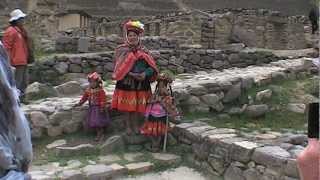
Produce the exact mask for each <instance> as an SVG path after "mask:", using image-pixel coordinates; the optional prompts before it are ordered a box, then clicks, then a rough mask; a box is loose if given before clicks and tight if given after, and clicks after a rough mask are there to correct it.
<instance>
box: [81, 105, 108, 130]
mask: <svg viewBox="0 0 320 180" xmlns="http://www.w3.org/2000/svg"><path fill="white" fill-rule="evenodd" d="M109 123H110V117H109V114H108V112H101V111H100V107H99V106H96V105H91V106H89V110H88V115H87V122H86V124H85V125H86V126H87V128H103V127H106V126H107V125H108V124H109Z"/></svg>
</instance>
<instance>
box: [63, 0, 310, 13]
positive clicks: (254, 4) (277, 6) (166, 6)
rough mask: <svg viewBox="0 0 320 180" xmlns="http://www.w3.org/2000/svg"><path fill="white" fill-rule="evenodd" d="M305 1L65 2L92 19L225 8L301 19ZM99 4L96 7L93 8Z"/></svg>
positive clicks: (306, 3)
mask: <svg viewBox="0 0 320 180" xmlns="http://www.w3.org/2000/svg"><path fill="white" fill-rule="evenodd" d="M308 2H310V1H309V0H308V1H301V0H281V1H278V0H260V1H256V0H228V1H225V0H198V1H193V0H161V1H160V0H140V1H132V0H122V1H110V2H106V1H104V0H92V1H86V0H68V1H67V5H68V6H69V7H70V8H74V9H82V10H86V11H88V12H90V13H92V14H94V15H103V16H128V15H131V16H132V15H135V16H141V15H146V14H147V15H151V16H152V15H154V14H167V13H169V12H174V11H179V10H180V11H181V10H184V9H200V10H212V9H214V10H215V9H225V8H255V9H259V8H267V9H271V10H277V11H281V12H283V13H285V14H288V15H297V14H298V15H304V14H307V13H308V11H309V10H310V4H309V3H308ZM97 4H99V7H97Z"/></svg>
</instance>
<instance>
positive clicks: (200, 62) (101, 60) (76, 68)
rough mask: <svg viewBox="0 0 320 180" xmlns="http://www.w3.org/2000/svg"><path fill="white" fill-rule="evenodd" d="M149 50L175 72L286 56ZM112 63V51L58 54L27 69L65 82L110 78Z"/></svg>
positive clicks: (39, 76) (160, 63)
mask: <svg viewBox="0 0 320 180" xmlns="http://www.w3.org/2000/svg"><path fill="white" fill-rule="evenodd" d="M164 42H165V41H164ZM151 43H152V40H151ZM165 44H166V43H165ZM160 45H161V44H160ZM151 53H152V54H153V56H154V58H155V59H156V62H157V65H158V66H159V67H160V69H168V70H171V71H173V72H175V73H177V74H179V73H193V72H197V71H211V70H213V69H214V70H223V69H227V68H231V67H238V68H243V67H247V66H251V65H261V64H265V63H270V62H273V61H277V60H280V59H285V57H278V56H276V55H274V54H273V53H271V52H266V51H246V50H243V51H239V50H238V49H235V50H206V49H193V48H191V49H190V48H188V49H183V50H169V49H168V50H160V51H151ZM298 57H299V55H298ZM113 63H114V59H113V52H102V53H88V54H71V55H57V56H53V57H49V58H46V59H44V60H42V61H39V62H37V63H36V64H34V65H33V66H32V67H31V70H30V72H31V81H32V82H35V81H37V82H43V83H53V84H59V83H61V82H65V81H66V79H68V77H69V76H73V75H72V74H74V73H77V74H79V73H80V74H88V73H90V72H92V71H96V72H98V73H100V74H102V75H103V76H104V78H105V79H110V77H111V73H112V71H113V66H114V64H113ZM82 76H83V75H82ZM84 77H85V76H84Z"/></svg>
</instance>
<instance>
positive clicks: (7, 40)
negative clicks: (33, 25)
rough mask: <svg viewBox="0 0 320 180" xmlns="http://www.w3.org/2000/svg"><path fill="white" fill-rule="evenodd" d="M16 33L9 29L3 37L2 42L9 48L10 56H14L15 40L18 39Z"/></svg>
mask: <svg viewBox="0 0 320 180" xmlns="http://www.w3.org/2000/svg"><path fill="white" fill-rule="evenodd" d="M16 35H17V34H16V33H15V32H13V31H9V30H7V31H6V32H5V33H4V35H3V38H2V42H3V45H4V47H5V48H6V50H7V53H8V54H9V56H10V58H12V53H11V52H12V49H13V45H14V41H15V39H16Z"/></svg>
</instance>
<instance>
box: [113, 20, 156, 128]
mask: <svg viewBox="0 0 320 180" xmlns="http://www.w3.org/2000/svg"><path fill="white" fill-rule="evenodd" d="M143 31H144V29H143V24H141V22H139V21H128V22H127V23H125V25H124V37H125V44H123V45H121V46H119V47H118V48H117V49H116V52H115V68H114V72H113V75H112V77H113V79H114V80H116V81H117V83H116V88H115V91H114V94H113V97H112V104H111V107H112V108H113V109H115V110H118V111H122V112H125V113H126V114H127V118H126V120H125V122H126V129H127V133H128V134H132V133H133V132H134V133H139V125H138V122H137V117H138V116H139V114H144V112H145V110H146V104H147V102H148V100H149V98H150V97H151V86H150V83H151V82H153V81H154V80H155V79H156V77H157V74H158V69H157V67H156V63H155V61H154V59H153V57H152V56H151V55H150V53H149V51H148V50H147V49H146V48H145V47H143V46H142V44H141V41H140V36H141V35H142V33H143Z"/></svg>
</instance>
